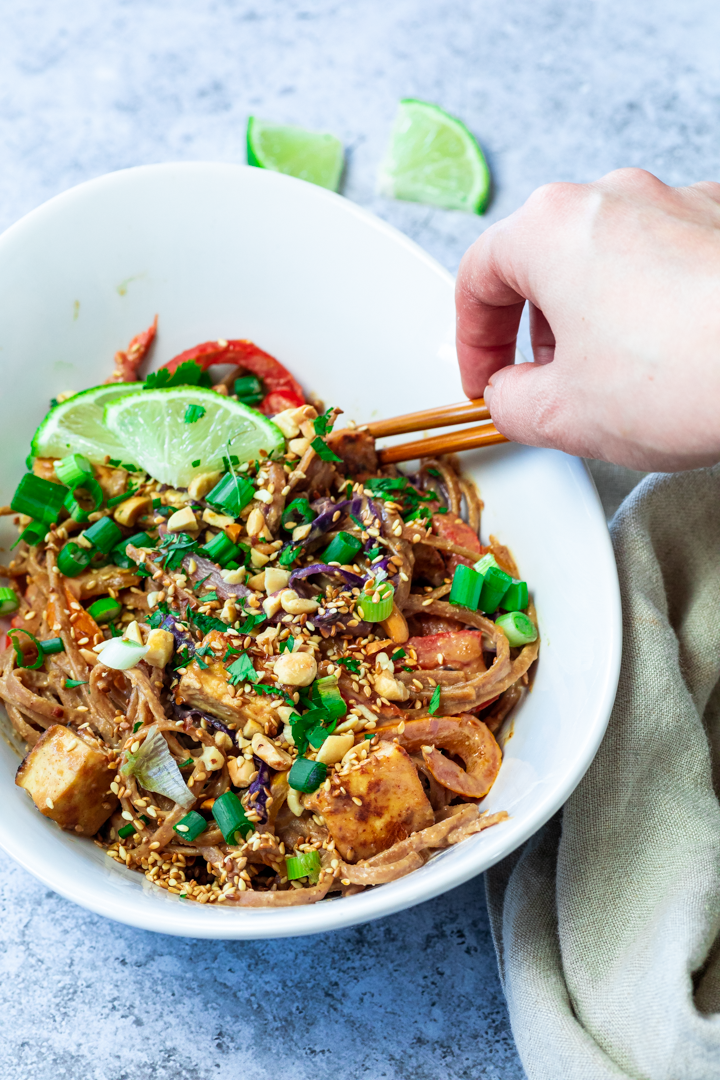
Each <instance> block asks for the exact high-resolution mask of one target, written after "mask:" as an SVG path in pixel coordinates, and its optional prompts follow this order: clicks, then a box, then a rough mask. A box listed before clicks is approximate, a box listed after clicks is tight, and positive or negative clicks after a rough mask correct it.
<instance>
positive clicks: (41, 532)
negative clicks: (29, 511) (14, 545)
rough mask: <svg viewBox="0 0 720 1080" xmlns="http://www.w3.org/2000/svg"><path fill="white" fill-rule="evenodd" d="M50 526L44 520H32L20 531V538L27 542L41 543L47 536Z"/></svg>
mask: <svg viewBox="0 0 720 1080" xmlns="http://www.w3.org/2000/svg"><path fill="white" fill-rule="evenodd" d="M47 531H48V527H47V525H46V524H45V522H44V521H31V522H30V524H29V525H27V526H26V527H25V528H24V529H23V531H22V532H21V533H20V539H21V540H24V541H25V543H26V544H33V545H35V544H40V543H42V541H43V540H44V539H45V537H46V536H47Z"/></svg>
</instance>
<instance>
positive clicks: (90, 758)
mask: <svg viewBox="0 0 720 1080" xmlns="http://www.w3.org/2000/svg"><path fill="white" fill-rule="evenodd" d="M113 776H114V771H113V769H111V768H108V755H107V754H105V753H103V752H102V751H101V750H99V749H97V748H96V747H94V746H91V745H90V744H89V743H87V742H85V741H84V739H82V738H81V737H80V736H79V735H76V734H75V732H74V731H71V730H70V728H66V727H64V726H63V725H62V724H55V725H53V727H50V728H48V729H47V731H46V732H45V733H44V735H42V736H41V738H40V739H38V741H37V742H36V743H35V745H34V746H33V748H32V750H30V752H29V753H28V754H27V756H26V757H25V759H24V760H23V762H22V764H21V765H20V768H19V769H18V771H17V774H16V776H15V783H16V784H17V785H18V787H21V788H24V789H25V790H26V791H27V792H28V794H29V795H30V796H31V797H32V800H33V802H34V803H35V805H36V807H37V808H38V810H39V811H40V813H41V814H44V815H45V817H49V818H52V820H53V821H56V822H57V824H58V825H59V826H60V828H61V829H72V830H73V832H76V833H79V834H80V835H81V836H94V835H95V833H96V832H97V831H98V829H99V828H100V826H101V825H102V824H103V823H104V822H105V821H107V819H108V818H109V817H110V815H111V814H112V812H113V810H114V809H115V808H116V806H117V804H118V800H117V797H116V796H115V795H113V794H112V792H111V791H110V790H109V788H110V783H111V782H112V779H113Z"/></svg>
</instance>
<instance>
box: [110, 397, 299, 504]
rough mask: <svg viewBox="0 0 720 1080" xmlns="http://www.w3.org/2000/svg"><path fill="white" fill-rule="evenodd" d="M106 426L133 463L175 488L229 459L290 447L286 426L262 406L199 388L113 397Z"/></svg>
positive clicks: (218, 466)
mask: <svg viewBox="0 0 720 1080" xmlns="http://www.w3.org/2000/svg"><path fill="white" fill-rule="evenodd" d="M192 405H195V406H197V408H195V409H189V406H192ZM191 417H193V419H192V420H190V418H191ZM105 424H106V426H107V427H108V428H109V430H110V431H111V432H112V433H113V435H114V436H115V437H116V438H117V439H118V440H119V441H120V442H121V443H122V445H123V446H124V447H125V453H126V454H131V455H132V458H133V461H136V462H137V463H138V465H141V466H142V468H143V469H145V470H146V471H147V472H149V473H150V475H151V476H153V477H154V478H155V479H156V480H159V481H160V482H161V483H163V484H171V485H172V486H173V487H183V488H184V487H187V486H188V484H189V483H190V481H191V480H192V479H193V477H194V476H199V475H200V473H206V472H214V471H215V470H217V469H222V468H223V458H224V457H229V456H230V455H234V456H235V457H236V458H238V460H239V461H241V462H242V461H251V460H252V459H253V458H257V457H258V455H259V452H260V450H267V452H268V454H271V453H272V452H273V450H277V449H280V448H281V447H283V446H284V445H285V440H284V437H283V433H282V432H281V431H280V428H279V427H277V426H276V425H275V424H273V422H272V420H268V418H267V416H263V414H262V413H260V412H258V411H257V409H251V408H250V407H249V406H247V405H241V404H240V402H239V401H232V400H231V399H230V398H226V397H223V396H222V394H218V393H216V392H215V391H214V390H204V389H202V387H196V386H178V387H173V388H171V389H169V390H142V391H141V392H140V393H137V394H130V395H129V396H128V397H124V398H121V399H120V400H119V401H113V402H111V403H110V404H109V405H108V406H107V407H106V409H105Z"/></svg>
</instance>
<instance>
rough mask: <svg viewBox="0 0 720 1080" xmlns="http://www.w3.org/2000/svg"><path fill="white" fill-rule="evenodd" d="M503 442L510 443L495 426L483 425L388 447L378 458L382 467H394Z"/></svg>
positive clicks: (381, 451) (380, 452) (379, 453)
mask: <svg viewBox="0 0 720 1080" xmlns="http://www.w3.org/2000/svg"><path fill="white" fill-rule="evenodd" d="M387 422H388V423H390V422H391V421H387ZM435 426H436V427H438V426H439V425H437V424H436V425H435ZM411 430H412V429H411ZM503 442H508V440H507V439H506V438H505V436H504V435H501V434H500V432H499V431H498V429H497V428H496V427H495V425H494V424H481V425H480V426H479V427H471V428H465V429H464V430H463V431H448V432H446V433H445V434H443V435H435V436H434V437H433V438H432V439H417V440H416V441H415V442H409V443H401V444H400V445H399V446H387V447H385V449H384V450H380V451H379V452H378V458H379V459H380V464H381V465H392V464H394V463H395V462H398V461H412V460H413V459H414V458H422V457H437V456H439V455H440V454H455V453H457V452H458V451H460V450H476V449H477V448H478V447H480V446H493V445H495V443H503Z"/></svg>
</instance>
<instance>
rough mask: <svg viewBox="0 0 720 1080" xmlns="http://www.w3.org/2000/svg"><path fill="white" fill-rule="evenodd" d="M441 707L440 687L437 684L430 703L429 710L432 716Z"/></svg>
mask: <svg viewBox="0 0 720 1080" xmlns="http://www.w3.org/2000/svg"><path fill="white" fill-rule="evenodd" d="M439 708H440V687H439V686H436V687H435V689H434V690H433V696H432V697H431V698H430V704H429V705H428V712H429V713H430V715H431V716H432V715H433V714H434V713H436V712H437V711H438V709H439Z"/></svg>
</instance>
